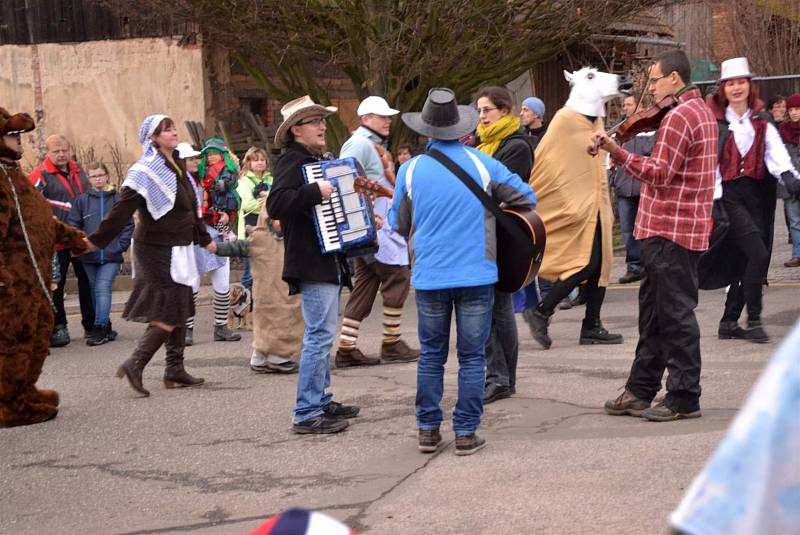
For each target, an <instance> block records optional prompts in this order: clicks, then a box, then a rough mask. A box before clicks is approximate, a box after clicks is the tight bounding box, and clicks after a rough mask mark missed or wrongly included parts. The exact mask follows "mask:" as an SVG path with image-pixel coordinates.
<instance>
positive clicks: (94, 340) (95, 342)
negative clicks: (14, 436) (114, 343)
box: [86, 325, 111, 346]
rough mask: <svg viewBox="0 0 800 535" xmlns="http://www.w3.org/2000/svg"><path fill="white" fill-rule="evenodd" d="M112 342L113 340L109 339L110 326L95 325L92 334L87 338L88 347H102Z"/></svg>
mask: <svg viewBox="0 0 800 535" xmlns="http://www.w3.org/2000/svg"><path fill="white" fill-rule="evenodd" d="M110 341H111V339H110V338H109V337H108V325H95V326H94V328H93V329H92V332H91V333H89V336H88V337H87V338H86V345H87V346H100V345H103V344H105V343H107V342H110Z"/></svg>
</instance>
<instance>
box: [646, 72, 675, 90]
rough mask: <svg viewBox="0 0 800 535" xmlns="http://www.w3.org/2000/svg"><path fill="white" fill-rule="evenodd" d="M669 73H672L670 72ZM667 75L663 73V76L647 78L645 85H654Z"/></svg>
mask: <svg viewBox="0 0 800 535" xmlns="http://www.w3.org/2000/svg"><path fill="white" fill-rule="evenodd" d="M670 74H672V73H670ZM667 76H669V74H665V75H663V76H659V77H658V78H650V79H648V80H647V85H649V86H651V87H652V86H654V85H656V82H658V81H659V80H661V79H662V78H666V77H667Z"/></svg>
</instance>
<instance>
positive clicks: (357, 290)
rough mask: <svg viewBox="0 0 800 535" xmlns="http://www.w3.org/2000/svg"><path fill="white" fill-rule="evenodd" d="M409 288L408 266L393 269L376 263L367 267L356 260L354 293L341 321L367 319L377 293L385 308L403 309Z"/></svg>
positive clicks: (351, 293) (371, 263) (366, 264)
mask: <svg viewBox="0 0 800 535" xmlns="http://www.w3.org/2000/svg"><path fill="white" fill-rule="evenodd" d="M410 285H411V270H410V269H409V268H408V266H393V265H390V264H384V263H383V262H378V261H377V260H376V261H374V262H370V263H367V262H365V261H364V260H362V259H361V258H356V259H355V276H354V280H353V290H352V291H351V292H350V298H349V299H348V300H347V306H345V309H344V317H345V318H350V319H354V320H356V321H361V320H363V319H364V318H366V317H367V316H369V313H370V312H371V311H372V305H373V304H374V303H375V297H376V296H377V295H378V290H380V292H381V295H382V296H383V304H384V306H387V307H390V308H403V304H404V303H405V302H406V297H408V290H409V288H410Z"/></svg>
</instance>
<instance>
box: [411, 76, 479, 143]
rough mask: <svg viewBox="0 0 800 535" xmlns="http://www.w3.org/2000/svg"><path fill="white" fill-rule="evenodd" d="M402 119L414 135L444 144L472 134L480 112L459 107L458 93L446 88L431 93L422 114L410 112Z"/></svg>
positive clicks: (434, 89)
mask: <svg viewBox="0 0 800 535" xmlns="http://www.w3.org/2000/svg"><path fill="white" fill-rule="evenodd" d="M401 117H402V119H403V122H404V123H406V126H408V127H409V128H410V129H411V130H413V131H414V132H417V133H418V134H421V135H423V136H427V137H430V138H433V139H440V140H444V141H448V140H455V139H459V138H461V137H463V136H465V135H467V134H469V133H471V132H473V131H474V130H475V127H476V126H477V124H478V112H477V111H476V110H475V109H474V108H472V107H470V106H459V105H458V104H457V103H456V95H455V93H453V91H452V90H451V89H447V88H446V87H434V88H433V89H431V90H430V91H428V98H427V99H425V104H424V105H423V106H422V112H421V113H417V112H409V113H404V114H403V115H402V116H401Z"/></svg>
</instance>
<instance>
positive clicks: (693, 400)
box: [591, 50, 717, 422]
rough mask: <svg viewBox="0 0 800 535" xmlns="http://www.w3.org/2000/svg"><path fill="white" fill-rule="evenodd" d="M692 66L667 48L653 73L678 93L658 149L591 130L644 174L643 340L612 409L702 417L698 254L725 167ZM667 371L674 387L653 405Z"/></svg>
mask: <svg viewBox="0 0 800 535" xmlns="http://www.w3.org/2000/svg"><path fill="white" fill-rule="evenodd" d="M690 80H691V67H690V65H689V59H688V58H687V57H686V54H685V53H683V52H682V51H679V50H672V51H668V52H664V53H663V54H661V55H659V56H658V57H657V58H656V61H655V63H654V64H653V65H652V66H651V68H650V71H649V80H648V87H647V88H648V90H649V91H650V93H651V94H652V95H653V97H654V99H655V101H656V102H661V101H662V100H664V99H665V98H667V97H669V96H674V97H675V99H676V100H677V103H676V104H675V106H674V107H673V108H672V109H671V110H670V111H669V112H667V113H666V115H665V116H664V118H663V120H662V121H661V124H660V126H659V127H658V131H657V133H656V141H655V146H654V147H653V152H652V154H651V155H650V156H636V155H633V154H631V153H629V152H628V151H626V150H625V149H623V148H622V147H620V146H619V145H618V144H617V143H616V142H615V141H614V140H612V139H611V138H610V137H609V136H608V135H607V134H606V133H605V132H596V133H595V134H593V136H592V139H591V141H592V144H593V145H592V149H593V148H594V147H599V148H602V149H603V150H605V151H607V152H608V153H609V154H610V155H611V160H612V162H613V163H614V165H617V166H620V167H621V168H622V169H623V171H624V172H625V173H626V174H628V175H629V176H631V177H633V178H635V179H637V180H639V181H641V182H642V189H641V199H640V203H639V211H638V214H637V217H636V227H635V230H634V236H635V237H636V238H637V239H639V240H641V242H642V266H643V268H644V271H645V279H644V281H643V282H642V285H641V288H640V289H639V343H638V345H637V346H636V356H635V358H634V361H633V365H632V367H631V372H630V376H629V377H628V382H627V384H626V385H625V391H624V392H623V393H622V395H620V396H619V397H618V398H616V399H614V400H609V401H607V402H606V404H605V410H606V412H607V413H608V414H611V415H631V416H642V417H644V418H646V419H648V420H652V421H658V422H662V421H671V420H678V419H683V418H698V417H699V416H700V415H701V413H700V328H699V326H698V324H697V320H696V318H695V314H694V309H695V308H696V307H697V298H698V275H697V261H698V258H699V257H700V253H701V252H702V251H704V250H705V249H707V248H708V240H709V236H710V234H711V228H712V220H711V209H712V206H713V197H714V179H715V171H716V166H717V125H716V121H715V120H714V115H713V114H712V112H711V110H710V109H709V108H708V107H707V106H706V104H705V103H704V102H703V99H702V95H701V93H700V90H699V89H697V87H695V86H694V85H691V84H690ZM665 369H666V370H667V372H668V375H667V395H666V397H665V398H664V401H662V402H661V403H658V404H656V405H654V406H652V407H651V403H652V400H653V398H654V397H655V395H656V393H657V392H658V390H659V389H660V388H661V378H662V376H663V374H664V370H665Z"/></svg>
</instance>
